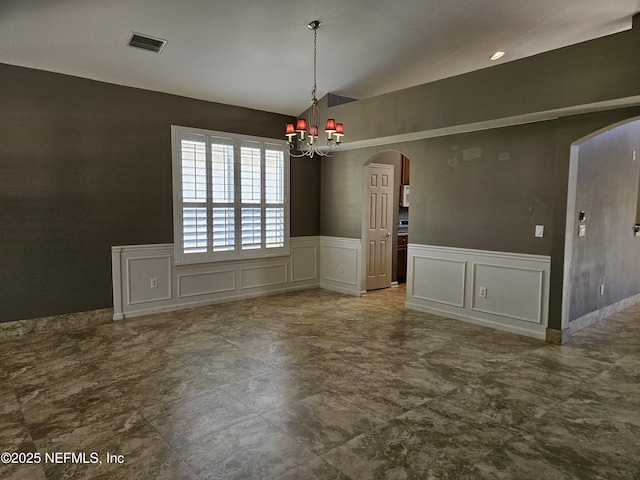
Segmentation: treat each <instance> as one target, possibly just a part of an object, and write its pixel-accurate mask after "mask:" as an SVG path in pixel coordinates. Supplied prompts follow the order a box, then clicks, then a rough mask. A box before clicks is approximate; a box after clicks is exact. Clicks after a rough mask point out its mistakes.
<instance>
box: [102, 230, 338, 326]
mask: <svg viewBox="0 0 640 480" xmlns="http://www.w3.org/2000/svg"><path fill="white" fill-rule="evenodd" d="M290 246H291V254H290V255H286V256H279V257H269V258H261V259H256V260H235V261H227V262H217V263H204V264H187V265H176V264H175V263H174V256H173V255H174V246H173V244H161V245H133V246H119V247H112V249H111V257H112V269H113V304H114V315H113V319H114V320H120V319H123V318H125V317H133V316H139V315H147V314H149V313H154V312H162V311H170V310H178V309H182V308H190V307H196V306H200V305H208V304H212V303H218V302H224V301H230V300H238V299H241V298H250V297H258V296H263V295H272V294H275V293H282V292H286V291H289V290H301V289H304V288H317V287H319V286H320V275H319V272H320V268H319V265H320V251H321V249H320V237H295V238H291V240H290ZM345 267H346V265H345ZM152 282H154V283H153V285H154V286H152ZM155 282H157V284H156V283H155ZM155 285H157V286H155Z"/></svg>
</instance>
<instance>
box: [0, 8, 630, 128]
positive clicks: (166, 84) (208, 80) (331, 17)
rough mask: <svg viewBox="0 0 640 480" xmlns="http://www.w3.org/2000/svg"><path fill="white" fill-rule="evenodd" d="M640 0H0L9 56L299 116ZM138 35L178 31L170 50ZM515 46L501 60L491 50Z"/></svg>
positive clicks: (608, 22) (622, 20) (613, 14)
mask: <svg viewBox="0 0 640 480" xmlns="http://www.w3.org/2000/svg"><path fill="white" fill-rule="evenodd" d="M639 11H640V0H615V1H614V0H607V1H603V0H509V1H505V0H393V1H392V0H316V1H309V0H268V1H267V0H234V1H230V0H180V1H177V0H0V63H8V64H13V65H20V66H25V67H31V68H36V69H40V70H48V71H52V72H60V73H65V74H69V75H74V76H79V77H85V78H91V79H95V80H101V81H105V82H110V83H115V84H119V85H127V86H132V87H138V88H144V89H148V90H156V91H160V92H167V93H173V94H177V95H182V96H186V97H192V98H198V99H203V100H210V101H215V102H221V103H226V104H230V105H240V106H245V107H250V108H256V109H260V110H266V111H271V112H278V113H285V114H290V115H297V114H299V113H301V112H302V111H303V110H305V109H306V108H307V107H308V105H309V101H310V96H311V87H312V85H313V32H312V31H311V30H309V29H308V28H307V24H308V23H309V22H310V21H311V20H315V19H319V20H321V21H322V27H321V28H320V29H319V30H318V98H320V97H322V96H324V95H325V94H326V93H328V92H331V93H335V94H338V95H344V96H347V97H353V98H358V99H361V98H367V97H371V96H375V95H380V94H383V93H387V92H391V91H395V90H399V89H402V88H406V87H410V86H414V85H419V84H422V83H426V82H430V81H433V80H437V79H441V78H446V77H450V76H452V75H457V74H460V73H465V72H469V71H473V70H477V69H481V68H486V67H489V66H491V65H494V64H496V63H503V62H508V61H512V60H515V59H518V58H523V57H527V56H531V55H535V54H537V53H540V52H544V51H548V50H553V49H556V48H559V47H563V46H566V45H571V44H575V43H579V42H583V41H585V40H589V39H593V38H597V37H601V36H604V35H609V34H612V33H616V32H620V31H623V30H625V29H628V28H630V27H631V17H632V15H633V14H635V13H637V12H639ZM132 32H138V33H142V34H146V35H151V36H154V37H159V38H162V39H166V40H167V41H168V43H167V45H166V47H165V48H164V50H163V51H162V53H160V54H157V53H153V52H148V51H144V50H139V49H135V48H132V47H129V46H127V42H128V40H129V38H130V36H131V34H132ZM497 50H504V51H505V52H506V55H505V56H504V57H503V58H502V59H500V60H498V61H497V62H492V61H490V60H489V57H490V56H491V54H493V53H494V52H496V51H497Z"/></svg>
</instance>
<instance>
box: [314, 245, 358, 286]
mask: <svg viewBox="0 0 640 480" xmlns="http://www.w3.org/2000/svg"><path fill="white" fill-rule="evenodd" d="M320 260H321V266H322V268H321V274H320V276H321V279H320V286H321V287H322V288H325V289H327V290H332V291H335V292H340V293H345V294H347V295H356V296H360V295H364V294H365V293H366V291H363V288H364V282H363V278H362V268H361V261H362V243H361V241H360V239H353V238H342V237H320Z"/></svg>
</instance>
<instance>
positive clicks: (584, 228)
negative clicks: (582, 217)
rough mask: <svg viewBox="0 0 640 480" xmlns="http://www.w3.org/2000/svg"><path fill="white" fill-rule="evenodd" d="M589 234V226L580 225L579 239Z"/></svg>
mask: <svg viewBox="0 0 640 480" xmlns="http://www.w3.org/2000/svg"><path fill="white" fill-rule="evenodd" d="M586 234H587V226H586V225H579V226H578V236H579V237H584V236H585V235H586Z"/></svg>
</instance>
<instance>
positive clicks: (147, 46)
mask: <svg viewBox="0 0 640 480" xmlns="http://www.w3.org/2000/svg"><path fill="white" fill-rule="evenodd" d="M166 44H167V41H166V40H163V39H161V38H155V37H150V36H149V35H142V34H140V33H135V32H134V33H133V34H132V35H131V38H130V39H129V46H130V47H136V48H142V49H143V50H149V51H151V52H156V53H160V52H161V51H162V49H163V48H164V46H165V45H166Z"/></svg>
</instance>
